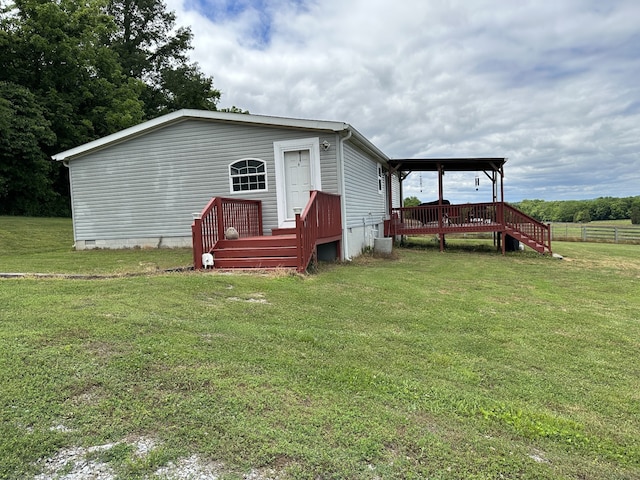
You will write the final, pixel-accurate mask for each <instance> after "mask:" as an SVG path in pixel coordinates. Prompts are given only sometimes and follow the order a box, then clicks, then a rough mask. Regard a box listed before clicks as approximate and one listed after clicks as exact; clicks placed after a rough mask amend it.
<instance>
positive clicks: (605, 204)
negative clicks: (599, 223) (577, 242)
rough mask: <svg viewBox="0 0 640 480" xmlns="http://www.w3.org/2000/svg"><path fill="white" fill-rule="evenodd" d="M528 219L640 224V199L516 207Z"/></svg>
mask: <svg viewBox="0 0 640 480" xmlns="http://www.w3.org/2000/svg"><path fill="white" fill-rule="evenodd" d="M513 205H514V206H515V207H516V208H518V209H520V210H522V211H523V212H524V213H526V214H527V215H529V216H531V217H533V218H535V219H536V220H539V221H542V222H578V223H586V222H591V221H595V220H625V219H631V223H633V224H636V225H637V224H640V196H636V197H626V198H615V197H599V198H596V199H593V200H562V201H545V200H523V201H521V202H519V203H514V204H513Z"/></svg>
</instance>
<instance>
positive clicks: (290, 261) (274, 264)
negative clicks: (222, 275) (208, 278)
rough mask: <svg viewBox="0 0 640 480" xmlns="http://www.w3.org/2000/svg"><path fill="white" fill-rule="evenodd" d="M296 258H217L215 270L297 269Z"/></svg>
mask: <svg viewBox="0 0 640 480" xmlns="http://www.w3.org/2000/svg"><path fill="white" fill-rule="evenodd" d="M297 266H298V260H297V258H296V257H252V258H221V259H218V258H216V259H215V261H214V267H215V268H296V267H297Z"/></svg>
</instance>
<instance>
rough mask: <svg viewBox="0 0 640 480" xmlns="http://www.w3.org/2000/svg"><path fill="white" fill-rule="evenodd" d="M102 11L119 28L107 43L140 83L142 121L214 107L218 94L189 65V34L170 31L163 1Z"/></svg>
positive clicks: (119, 4)
mask: <svg viewBox="0 0 640 480" xmlns="http://www.w3.org/2000/svg"><path fill="white" fill-rule="evenodd" d="M107 11H108V12H109V14H110V15H111V16H112V18H113V20H114V22H115V23H116V25H117V27H118V28H117V29H116V30H115V31H114V32H112V33H111V34H110V35H109V37H108V38H107V39H106V43H107V44H109V45H110V47H111V48H112V49H113V50H114V51H115V52H117V53H118V56H119V58H120V63H121V65H122V67H123V69H124V71H125V72H126V74H127V75H129V76H130V77H133V78H136V79H139V80H141V81H143V82H144V84H145V90H144V92H143V95H142V96H143V99H144V101H145V114H146V117H147V118H152V117H156V116H158V115H161V114H164V113H167V112H170V111H174V110H178V109H181V108H197V109H204V110H215V109H216V105H217V102H218V100H219V99H220V91H218V90H216V89H214V88H213V79H212V78H211V77H207V76H206V75H204V74H203V73H202V72H201V71H200V69H199V67H198V65H197V64H196V63H189V61H188V56H187V52H188V51H189V50H191V49H192V45H191V41H192V39H193V34H192V33H191V30H190V29H189V28H185V27H180V28H177V29H176V28H175V21H176V17H175V14H174V13H173V12H167V11H166V6H165V4H164V3H163V2H162V0H110V1H109V4H108V6H107Z"/></svg>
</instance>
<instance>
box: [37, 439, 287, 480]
mask: <svg viewBox="0 0 640 480" xmlns="http://www.w3.org/2000/svg"><path fill="white" fill-rule="evenodd" d="M120 444H128V445H131V446H133V447H134V453H133V455H134V456H135V457H137V458H144V457H145V456H147V455H148V454H149V453H150V452H151V451H153V449H155V448H156V447H157V446H158V445H159V444H160V443H159V442H158V441H157V440H155V439H153V438H150V437H136V436H131V437H127V438H126V439H125V440H123V441H120V442H115V443H107V444H104V445H96V446H92V447H87V448H85V447H69V448H63V449H62V450H60V451H59V452H58V453H56V454H55V455H54V456H53V457H50V458H46V459H41V460H40V462H39V464H40V466H41V469H42V473H40V474H39V475H36V476H35V477H34V480H50V479H52V478H55V479H57V480H115V478H116V474H115V472H114V470H113V468H112V467H111V466H110V465H109V464H108V463H106V462H103V461H100V460H96V459H95V458H96V453H100V452H107V451H109V450H111V449H112V448H113V447H115V446H116V445H120ZM228 473H230V472H229V471H228V470H227V469H226V468H225V465H224V464H223V463H220V462H210V461H206V460H203V459H201V458H200V457H199V456H198V455H192V456H190V457H189V458H181V459H180V460H178V461H177V462H169V463H168V464H167V465H165V466H164V467H160V468H159V469H157V470H156V471H155V472H154V473H153V474H152V476H151V477H147V478H149V480H151V479H157V480H217V479H219V478H221V477H224V476H225V475H226V474H228ZM242 478H243V479H244V480H277V479H278V478H279V476H278V474H277V472H276V471H274V470H270V469H268V470H252V471H250V472H249V473H247V474H244V475H243V476H242Z"/></svg>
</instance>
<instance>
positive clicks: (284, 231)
mask: <svg viewBox="0 0 640 480" xmlns="http://www.w3.org/2000/svg"><path fill="white" fill-rule="evenodd" d="M295 234H296V227H290V228H274V229H273V230H271V235H272V236H280V235H295Z"/></svg>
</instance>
